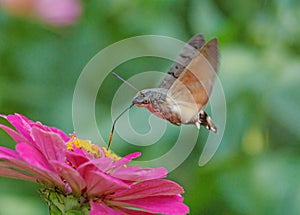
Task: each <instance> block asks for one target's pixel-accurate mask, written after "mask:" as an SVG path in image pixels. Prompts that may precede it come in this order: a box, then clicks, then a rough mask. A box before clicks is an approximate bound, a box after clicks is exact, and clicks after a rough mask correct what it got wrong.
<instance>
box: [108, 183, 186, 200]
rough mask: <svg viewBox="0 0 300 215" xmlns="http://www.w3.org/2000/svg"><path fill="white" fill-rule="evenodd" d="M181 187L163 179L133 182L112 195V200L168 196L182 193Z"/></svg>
mask: <svg viewBox="0 0 300 215" xmlns="http://www.w3.org/2000/svg"><path fill="white" fill-rule="evenodd" d="M183 192H184V190H183V188H182V187H181V186H179V185H178V184H177V183H175V182H173V181H169V180H165V179H155V180H149V181H142V182H140V183H137V184H134V185H132V186H131V188H130V189H128V190H124V191H121V192H119V193H116V194H115V195H113V198H114V200H117V201H119V200H129V199H139V198H145V197H150V196H170V195H177V194H182V193H183Z"/></svg>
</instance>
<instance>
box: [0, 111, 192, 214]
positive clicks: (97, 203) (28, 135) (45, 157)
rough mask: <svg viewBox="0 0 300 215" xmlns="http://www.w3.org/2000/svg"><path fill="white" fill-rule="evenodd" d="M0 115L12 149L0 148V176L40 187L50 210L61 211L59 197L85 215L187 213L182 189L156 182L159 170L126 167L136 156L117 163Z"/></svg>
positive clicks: (81, 143) (60, 135) (100, 151)
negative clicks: (7, 124) (33, 183)
mask: <svg viewBox="0 0 300 215" xmlns="http://www.w3.org/2000/svg"><path fill="white" fill-rule="evenodd" d="M0 116H1V117H3V118H5V119H7V120H8V122H10V124H12V125H13V126H14V127H15V129H16V130H13V129H12V128H10V127H8V126H5V125H3V124H0V128H2V129H3V130H4V131H6V132H7V133H8V134H9V135H10V136H11V137H12V138H13V139H14V140H15V141H16V143H17V145H16V150H11V149H8V148H5V147H0V160H2V161H1V162H0V176H4V177H10V178H17V179H23V180H30V181H36V182H38V183H40V184H42V185H44V187H45V188H44V189H43V190H42V191H41V193H42V194H43V197H44V198H45V200H46V201H47V202H48V204H49V208H50V210H54V209H56V210H57V208H59V209H61V208H62V207H61V205H60V207H58V205H57V202H58V201H55V198H56V197H58V196H59V198H60V199H64V201H65V202H66V201H73V202H76V203H78V205H76V209H77V210H82V211H86V213H83V214H88V213H89V214H91V215H98V214H99V215H100V214H132V215H135V214H141V215H143V214H145V215H146V214H186V213H188V212H189V209H188V207H187V206H186V205H185V204H183V202H182V201H183V198H182V197H181V195H180V194H182V193H183V188H182V187H181V186H179V185H178V184H176V183H175V182H172V181H169V180H166V179H162V178H164V177H165V176H166V174H167V171H166V170H165V169H164V168H141V167H138V166H127V164H129V163H130V161H131V160H132V159H134V158H136V157H139V156H140V155H141V154H140V153H139V152H137V153H133V154H129V155H127V156H125V157H123V158H120V157H118V156H117V155H115V154H113V153H112V152H111V151H109V150H106V149H105V148H101V147H99V146H97V145H94V144H91V143H90V141H88V140H81V139H78V138H77V137H76V136H75V135H71V136H70V137H69V136H68V135H66V134H65V133H64V132H62V131H60V130H59V129H57V128H54V127H48V126H45V125H43V124H41V123H40V122H33V121H31V120H29V119H27V118H26V117H24V116H22V115H20V114H15V115H8V116H5V115H0ZM74 199H75V200H74ZM66 205H70V204H66ZM65 209H66V208H65ZM71 209H72V210H73V211H74V208H71ZM71 209H68V210H71ZM66 210H67V209H66Z"/></svg>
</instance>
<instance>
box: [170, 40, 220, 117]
mask: <svg viewBox="0 0 300 215" xmlns="http://www.w3.org/2000/svg"><path fill="white" fill-rule="evenodd" d="M217 66H218V41H217V39H212V40H211V41H209V42H208V43H207V44H205V45H204V46H203V47H202V48H201V49H200V53H198V54H197V55H196V56H195V57H194V59H192V61H191V62H190V64H189V65H188V66H187V67H186V68H185V69H184V71H183V72H182V73H181V74H180V76H179V77H178V78H177V79H176V80H175V82H174V83H173V85H172V86H171V87H170V89H169V90H168V96H170V97H171V98H172V99H173V100H174V101H175V102H176V104H177V105H178V106H179V108H180V110H181V115H182V118H183V120H189V119H191V118H192V117H193V116H195V115H196V114H197V113H198V112H199V111H200V110H201V109H202V107H203V106H204V105H206V103H207V102H208V99H209V96H210V94H211V91H212V87H213V83H214V79H215V76H216V72H217Z"/></svg>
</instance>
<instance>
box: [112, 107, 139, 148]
mask: <svg viewBox="0 0 300 215" xmlns="http://www.w3.org/2000/svg"><path fill="white" fill-rule="evenodd" d="M133 106H134V104H131V105H130V106H129V107H128V108H126V109H125V110H123V111H122V113H120V114H119V116H117V118H116V119H115V120H114V122H113V125H112V128H111V132H110V134H109V141H108V145H107V150H108V149H109V147H110V144H111V141H112V138H113V135H114V130H115V125H116V122H117V121H118V120H119V119H120V117H121V116H122V115H123V114H124V113H126V111H128V110H129V109H130V108H132V107H133Z"/></svg>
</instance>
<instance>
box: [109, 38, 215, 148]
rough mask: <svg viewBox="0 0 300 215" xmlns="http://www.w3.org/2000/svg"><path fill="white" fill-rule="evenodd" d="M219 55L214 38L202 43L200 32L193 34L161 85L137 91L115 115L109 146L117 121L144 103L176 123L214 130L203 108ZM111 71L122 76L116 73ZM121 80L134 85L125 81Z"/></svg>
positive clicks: (159, 115)
mask: <svg viewBox="0 0 300 215" xmlns="http://www.w3.org/2000/svg"><path fill="white" fill-rule="evenodd" d="M218 56H219V54H218V41H217V39H216V38H214V39H212V40H210V41H209V42H207V43H205V39H204V37H203V35H201V34H198V35H195V36H194V37H192V38H191V39H190V40H189V41H188V42H187V44H186V45H185V46H184V47H183V49H182V51H181V52H180V54H179V56H178V58H177V60H176V62H174V63H173V65H172V67H171V69H170V70H169V71H168V73H167V75H166V76H165V77H164V79H163V80H162V81H161V83H160V85H159V86H158V87H157V88H151V89H144V90H141V91H139V92H138V93H137V94H136V96H135V97H134V98H133V100H132V104H131V106H130V107H128V108H127V109H126V110H124V111H123V112H122V113H121V114H120V115H119V116H118V117H117V118H116V120H115V121H114V123H113V127H112V132H111V135H110V140H109V143H108V147H109V146H110V143H111V141H112V134H113V131H114V126H115V123H116V121H117V120H118V119H119V117H120V116H121V115H122V114H123V113H125V112H126V111H127V110H129V109H130V108H131V107H132V106H137V107H145V108H147V109H148V110H149V111H150V112H151V113H153V114H154V115H156V116H158V117H160V118H162V119H165V120H168V121H169V122H171V123H172V124H175V125H178V126H179V125H181V124H194V125H196V127H197V128H198V129H200V126H201V125H202V126H204V127H205V128H207V129H208V130H210V131H213V132H215V133H216V132H217V127H216V126H215V125H214V123H213V122H212V120H211V118H210V116H208V114H207V113H206V112H205V111H204V110H203V109H204V107H205V105H206V104H207V102H208V100H209V97H210V94H211V91H212V88H213V83H214V79H215V77H216V74H217V67H218V58H219V57H218ZM113 74H114V75H115V76H117V77H118V78H119V79H121V80H123V79H122V78H121V77H119V76H118V75H117V74H115V73H113ZM123 81H124V82H125V83H127V84H128V85H130V86H131V87H133V86H132V85H131V84H130V83H128V82H127V81H125V80H123ZM133 88H134V87H133ZM135 89H136V88H135Z"/></svg>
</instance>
